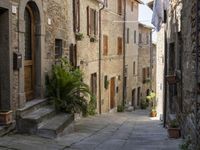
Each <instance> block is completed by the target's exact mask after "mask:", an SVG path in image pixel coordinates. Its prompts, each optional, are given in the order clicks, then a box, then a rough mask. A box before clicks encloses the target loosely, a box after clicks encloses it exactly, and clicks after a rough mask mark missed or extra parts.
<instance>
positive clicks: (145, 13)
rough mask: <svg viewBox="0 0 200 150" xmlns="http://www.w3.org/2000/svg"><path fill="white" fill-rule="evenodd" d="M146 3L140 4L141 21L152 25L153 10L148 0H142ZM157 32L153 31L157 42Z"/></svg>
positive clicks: (154, 40) (154, 39)
mask: <svg viewBox="0 0 200 150" xmlns="http://www.w3.org/2000/svg"><path fill="white" fill-rule="evenodd" d="M142 1H143V2H144V3H145V5H140V6H139V22H141V23H144V24H147V25H151V26H153V25H152V24H151V17H152V10H151V9H150V8H149V7H148V6H147V5H146V2H147V0H142ZM156 38H157V36H156V32H154V33H153V42H156Z"/></svg>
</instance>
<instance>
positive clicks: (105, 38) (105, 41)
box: [103, 35, 108, 55]
mask: <svg viewBox="0 0 200 150" xmlns="http://www.w3.org/2000/svg"><path fill="white" fill-rule="evenodd" d="M107 54H108V36H107V35H103V55H107Z"/></svg>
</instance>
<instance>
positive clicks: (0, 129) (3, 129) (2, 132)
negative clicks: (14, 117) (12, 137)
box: [0, 121, 16, 137]
mask: <svg viewBox="0 0 200 150" xmlns="http://www.w3.org/2000/svg"><path fill="white" fill-rule="evenodd" d="M15 125H16V122H15V121H13V122H12V123H11V124H10V125H6V126H0V137H1V136H4V135H6V134H8V133H9V132H11V131H12V130H14V129H15Z"/></svg>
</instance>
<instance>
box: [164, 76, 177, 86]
mask: <svg viewBox="0 0 200 150" xmlns="http://www.w3.org/2000/svg"><path fill="white" fill-rule="evenodd" d="M166 79H167V82H168V83H169V84H175V83H176V82H177V80H176V75H167V76H166Z"/></svg>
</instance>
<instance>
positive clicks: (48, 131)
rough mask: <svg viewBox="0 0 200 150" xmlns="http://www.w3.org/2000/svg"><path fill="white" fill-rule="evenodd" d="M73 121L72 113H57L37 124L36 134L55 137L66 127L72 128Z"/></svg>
mask: <svg viewBox="0 0 200 150" xmlns="http://www.w3.org/2000/svg"><path fill="white" fill-rule="evenodd" d="M73 121H74V115H72V114H65V113H61V114H57V115H56V116H54V117H53V118H52V119H49V120H47V121H46V122H45V123H44V122H42V123H41V124H40V125H39V128H38V131H37V135H39V136H41V137H45V138H56V137H57V136H58V135H59V134H60V133H61V132H62V131H64V130H66V127H70V129H72V130H73V128H74V127H73V124H72V123H73ZM70 125H71V126H70Z"/></svg>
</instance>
